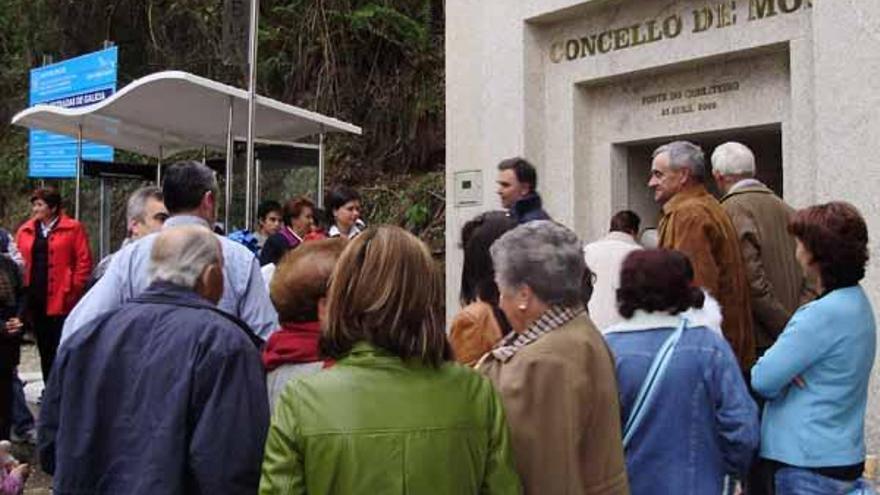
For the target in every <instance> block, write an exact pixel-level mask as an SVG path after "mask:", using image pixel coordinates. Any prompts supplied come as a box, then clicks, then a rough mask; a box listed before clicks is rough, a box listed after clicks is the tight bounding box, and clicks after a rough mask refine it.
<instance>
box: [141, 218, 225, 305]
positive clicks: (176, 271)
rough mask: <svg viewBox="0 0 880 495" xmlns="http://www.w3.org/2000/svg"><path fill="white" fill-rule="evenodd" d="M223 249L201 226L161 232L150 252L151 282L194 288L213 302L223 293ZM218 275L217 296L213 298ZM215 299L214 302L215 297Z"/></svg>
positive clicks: (188, 226)
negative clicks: (218, 286)
mask: <svg viewBox="0 0 880 495" xmlns="http://www.w3.org/2000/svg"><path fill="white" fill-rule="evenodd" d="M222 270H223V250H222V248H221V246H220V241H218V240H217V237H216V236H214V234H213V233H211V231H210V230H208V229H207V228H205V227H203V226H200V225H182V226H179V227H173V228H169V229H164V230H162V232H161V233H160V234H159V236H158V237H157V238H156V241H155V242H154V243H153V249H152V251H150V268H149V273H150V280H151V281H153V282H170V283H172V284H175V285H180V286H182V287H186V288H189V289H193V290H195V291H196V292H198V293H199V294H201V295H202V296H204V297H206V298H207V299H209V300H212V301H213V302H214V303H216V302H217V301H219V299H220V297H219V296H220V295H222V294H223V272H222ZM218 276H219V282H220V288H219V295H216V294H215V292H216V291H217V287H216V284H217V280H216V278H217V277H218ZM215 295H216V296H217V297H216V300H215V299H214V296H215Z"/></svg>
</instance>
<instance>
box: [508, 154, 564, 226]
mask: <svg viewBox="0 0 880 495" xmlns="http://www.w3.org/2000/svg"><path fill="white" fill-rule="evenodd" d="M495 182H496V183H497V184H498V196H499V197H500V198H501V206H503V207H504V208H505V209H507V211H508V212H509V214H510V216H511V217H513V218H514V219H516V221H517V222H518V223H521V224H522V223H526V222H531V221H533V220H552V219H551V218H550V215H548V214H547V212H546V211H544V209H543V208H542V207H541V196H539V195H538V193H537V191H536V189H537V187H538V174H537V173H536V172H535V167H533V166H532V164H531V163H529V162H528V161H526V160H525V159H524V158H520V157H514V158H508V159H506V160H502V161H501V163H499V164H498V179H497V180H496V181H495Z"/></svg>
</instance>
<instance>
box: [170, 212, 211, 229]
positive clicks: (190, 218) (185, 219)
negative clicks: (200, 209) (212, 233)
mask: <svg viewBox="0 0 880 495" xmlns="http://www.w3.org/2000/svg"><path fill="white" fill-rule="evenodd" d="M193 224H195V225H201V226H203V227H207V228H208V230H210V229H211V225H209V224H208V221H207V220H205V219H204V218H202V217H197V216H195V215H173V216H171V217H169V218H168V220H165V224H164V225H162V228H163V229H170V228H172V227H179V226H181V225H193Z"/></svg>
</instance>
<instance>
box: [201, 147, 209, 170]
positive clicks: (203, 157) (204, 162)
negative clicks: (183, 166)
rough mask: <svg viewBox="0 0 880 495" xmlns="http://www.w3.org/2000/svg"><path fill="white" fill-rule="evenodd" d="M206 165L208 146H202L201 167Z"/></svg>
mask: <svg viewBox="0 0 880 495" xmlns="http://www.w3.org/2000/svg"><path fill="white" fill-rule="evenodd" d="M207 164H208V146H207V145H204V146H202V165H207Z"/></svg>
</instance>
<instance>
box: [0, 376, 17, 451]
mask: <svg viewBox="0 0 880 495" xmlns="http://www.w3.org/2000/svg"><path fill="white" fill-rule="evenodd" d="M14 372H15V368H12V367H9V366H0V439H2V440H8V439H9V428H10V427H11V426H12V376H13V373H14Z"/></svg>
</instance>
